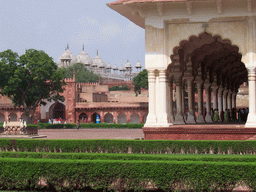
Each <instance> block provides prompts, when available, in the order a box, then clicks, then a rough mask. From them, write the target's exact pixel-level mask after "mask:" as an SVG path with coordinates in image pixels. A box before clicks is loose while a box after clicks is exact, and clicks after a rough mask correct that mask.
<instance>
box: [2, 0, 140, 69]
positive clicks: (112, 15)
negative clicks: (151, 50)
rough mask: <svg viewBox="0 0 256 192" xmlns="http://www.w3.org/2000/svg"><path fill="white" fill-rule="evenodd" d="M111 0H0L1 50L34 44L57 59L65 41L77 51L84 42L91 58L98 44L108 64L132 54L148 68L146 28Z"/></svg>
mask: <svg viewBox="0 0 256 192" xmlns="http://www.w3.org/2000/svg"><path fill="white" fill-rule="evenodd" d="M113 1H115V0H0V52H1V51H4V50H6V49H12V50H13V51H15V52H17V53H18V54H19V55H22V54H24V53H25V49H31V48H33V49H38V50H43V51H45V52H46V53H47V54H48V55H49V56H51V57H52V58H53V59H54V61H55V62H57V61H58V58H59V57H60V56H61V54H62V53H63V52H64V51H65V47H66V46H67V43H69V50H70V51H71V52H72V53H73V54H74V55H75V56H77V55H78V53H80V52H81V51H82V45H83V44H84V46H85V52H87V53H88V54H89V56H90V57H91V58H92V59H93V58H94V57H95V56H96V51H97V49H98V50H99V56H100V57H101V58H102V59H103V60H104V61H105V63H106V64H108V63H110V64H111V65H112V66H113V65H114V64H117V66H118V67H120V66H121V65H123V66H124V65H125V63H126V62H127V59H129V61H130V63H131V65H132V66H133V67H134V66H135V64H136V63H137V61H138V60H139V61H140V63H141V65H142V66H143V68H144V66H145V58H144V56H145V33H144V29H142V28H140V27H138V26H137V25H135V24H133V23H132V22H130V21H129V20H128V19H127V18H125V17H123V16H121V15H120V14H118V13H117V12H115V11H114V10H112V9H110V8H109V7H108V6H107V5H106V4H107V3H110V2H113ZM134 71H135V69H134Z"/></svg>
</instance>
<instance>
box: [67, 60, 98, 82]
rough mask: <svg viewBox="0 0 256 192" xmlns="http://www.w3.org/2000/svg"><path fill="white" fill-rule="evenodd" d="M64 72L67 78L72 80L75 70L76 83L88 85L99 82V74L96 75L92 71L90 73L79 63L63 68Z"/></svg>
mask: <svg viewBox="0 0 256 192" xmlns="http://www.w3.org/2000/svg"><path fill="white" fill-rule="evenodd" d="M62 70H63V72H64V77H65V78H72V77H73V71H74V70H75V72H76V82H80V83H88V82H98V81H99V76H98V75H97V74H94V73H93V72H92V71H89V70H88V69H87V68H86V67H85V65H84V64H82V63H77V64H74V65H72V66H70V67H63V68H62Z"/></svg>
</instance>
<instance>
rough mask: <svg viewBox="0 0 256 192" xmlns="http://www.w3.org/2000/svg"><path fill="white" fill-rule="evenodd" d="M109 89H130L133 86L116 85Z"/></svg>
mask: <svg viewBox="0 0 256 192" xmlns="http://www.w3.org/2000/svg"><path fill="white" fill-rule="evenodd" d="M108 90H109V91H128V90H131V88H130V87H129V86H128V85H116V86H113V87H109V88H108Z"/></svg>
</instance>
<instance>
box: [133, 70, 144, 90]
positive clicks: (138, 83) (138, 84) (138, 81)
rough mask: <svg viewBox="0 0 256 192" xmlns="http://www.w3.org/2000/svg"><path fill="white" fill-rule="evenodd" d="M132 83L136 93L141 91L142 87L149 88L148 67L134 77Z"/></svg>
mask: <svg viewBox="0 0 256 192" xmlns="http://www.w3.org/2000/svg"><path fill="white" fill-rule="evenodd" d="M132 84H133V85H134V92H135V93H136V95H138V94H140V93H141V89H148V72H147V71H146V69H144V70H143V71H141V72H140V73H139V74H138V75H137V76H136V77H134V78H133V82H132Z"/></svg>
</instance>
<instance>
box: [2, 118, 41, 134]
mask: <svg viewBox="0 0 256 192" xmlns="http://www.w3.org/2000/svg"><path fill="white" fill-rule="evenodd" d="M1 134H4V135H36V134H38V130H37V127H27V123H26V121H24V122H4V124H3V132H2V133H1Z"/></svg>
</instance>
